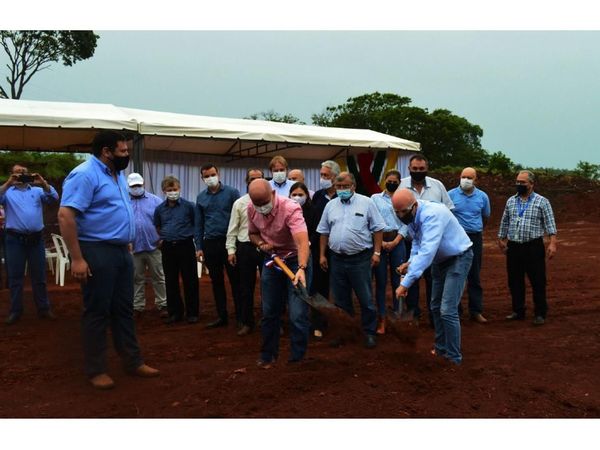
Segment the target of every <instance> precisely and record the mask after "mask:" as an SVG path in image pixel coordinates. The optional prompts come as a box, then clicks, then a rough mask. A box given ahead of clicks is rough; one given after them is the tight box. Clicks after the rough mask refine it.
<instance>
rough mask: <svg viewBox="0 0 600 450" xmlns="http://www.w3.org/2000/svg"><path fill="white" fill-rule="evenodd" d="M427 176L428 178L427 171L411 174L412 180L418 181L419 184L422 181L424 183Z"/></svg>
mask: <svg viewBox="0 0 600 450" xmlns="http://www.w3.org/2000/svg"><path fill="white" fill-rule="evenodd" d="M426 176H427V171H425V172H411V173H410V177H411V178H412V180H413V181H416V182H417V183H420V182H421V181H423V180H424V179H425V177H426Z"/></svg>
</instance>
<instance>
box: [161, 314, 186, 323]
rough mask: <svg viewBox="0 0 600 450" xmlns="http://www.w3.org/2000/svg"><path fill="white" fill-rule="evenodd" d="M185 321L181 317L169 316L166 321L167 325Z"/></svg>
mask: <svg viewBox="0 0 600 450" xmlns="http://www.w3.org/2000/svg"><path fill="white" fill-rule="evenodd" d="M182 320H183V319H182V318H181V317H179V316H169V317H168V318H167V320H165V323H175V322H181V321H182Z"/></svg>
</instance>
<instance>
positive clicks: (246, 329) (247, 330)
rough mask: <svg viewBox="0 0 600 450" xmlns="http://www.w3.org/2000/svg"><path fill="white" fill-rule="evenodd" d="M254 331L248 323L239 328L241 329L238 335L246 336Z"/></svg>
mask: <svg viewBox="0 0 600 450" xmlns="http://www.w3.org/2000/svg"><path fill="white" fill-rule="evenodd" d="M251 331H252V328H250V327H249V326H248V325H243V326H242V328H240V329H239V331H238V332H237V335H238V336H246V335H247V334H250V332H251Z"/></svg>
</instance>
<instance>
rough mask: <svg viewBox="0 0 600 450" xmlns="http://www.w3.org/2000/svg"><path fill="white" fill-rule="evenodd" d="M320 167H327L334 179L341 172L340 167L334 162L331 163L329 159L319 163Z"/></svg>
mask: <svg viewBox="0 0 600 450" xmlns="http://www.w3.org/2000/svg"><path fill="white" fill-rule="evenodd" d="M321 167H328V168H329V169H330V170H331V171H332V172H333V174H334V175H335V176H336V177H337V176H338V175H339V174H340V172H341V169H340V165H339V164H338V163H336V162H335V161H332V160H330V159H328V160H327V161H324V162H322V163H321Z"/></svg>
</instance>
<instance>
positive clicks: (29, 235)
mask: <svg viewBox="0 0 600 450" xmlns="http://www.w3.org/2000/svg"><path fill="white" fill-rule="evenodd" d="M5 231H6V234H10V235H11V236H16V237H23V238H33V237H41V236H42V231H41V230H40V231H34V232H33V233H21V232H20V231H17V230H13V229H12V228H7V229H6V230H5Z"/></svg>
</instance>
